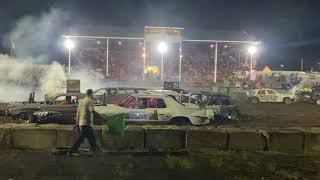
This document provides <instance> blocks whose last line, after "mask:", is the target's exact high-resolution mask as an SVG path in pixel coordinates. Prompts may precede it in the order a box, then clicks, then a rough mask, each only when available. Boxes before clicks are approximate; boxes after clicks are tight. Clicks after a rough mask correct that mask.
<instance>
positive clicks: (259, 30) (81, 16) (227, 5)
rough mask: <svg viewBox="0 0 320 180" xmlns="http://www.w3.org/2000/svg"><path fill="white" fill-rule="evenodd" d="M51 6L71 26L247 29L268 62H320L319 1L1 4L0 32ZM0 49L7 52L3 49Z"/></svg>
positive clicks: (44, 0)
mask: <svg viewBox="0 0 320 180" xmlns="http://www.w3.org/2000/svg"><path fill="white" fill-rule="evenodd" d="M51 8H60V9H62V10H63V11H64V12H67V13H68V17H69V18H68V21H67V22H65V25H66V26H67V27H73V28H76V27H79V26H90V27H95V26H99V27H100V28H101V27H102V29H103V27H104V26H119V27H123V28H128V27H133V28H141V31H142V30H143V27H144V26H145V25H153V26H158V25H159V26H180V27H184V28H185V29H186V31H187V29H188V28H190V29H191V28H193V29H203V30H206V31H209V32H210V31H214V30H231V31H238V32H243V31H245V32H247V33H248V34H250V35H253V36H255V37H257V39H258V40H261V41H263V42H264V45H263V50H262V52H261V53H262V57H261V58H262V62H263V63H264V64H269V65H271V66H274V67H277V66H278V64H286V65H287V67H288V68H289V69H299V59H300V58H301V57H304V59H305V61H306V62H307V63H308V64H307V66H309V67H310V66H311V65H314V64H316V61H317V60H318V61H319V62H320V51H319V50H320V21H319V17H320V1H317V0H232V1H231V0H180V1H178V0H176V1H174V0H90V1H88V0H87V1H85V0H71V1H63V0H28V1H21V0H20V1H18V0H10V1H5V0H2V1H1V6H0V22H1V23H0V34H5V33H7V32H9V31H10V30H11V29H12V27H13V26H14V24H15V23H16V21H17V20H18V19H20V18H22V17H24V16H27V15H33V16H37V15H40V14H41V13H43V12H45V11H48V10H49V9H51ZM63 31H67V29H66V30H61V32H63ZM69 31H70V29H69ZM93 31H94V30H93ZM97 31H98V30H97ZM78 33H79V32H78ZM81 33H86V32H81ZM90 33H91V34H94V32H92V31H91V32H90ZM195 37H196V35H195ZM0 50H1V51H5V49H4V48H3V47H2V48H1V49H0Z"/></svg>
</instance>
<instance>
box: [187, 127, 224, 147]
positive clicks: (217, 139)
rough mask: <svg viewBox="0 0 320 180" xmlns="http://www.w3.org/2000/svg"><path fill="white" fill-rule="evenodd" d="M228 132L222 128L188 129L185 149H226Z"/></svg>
mask: <svg viewBox="0 0 320 180" xmlns="http://www.w3.org/2000/svg"><path fill="white" fill-rule="evenodd" d="M227 140H228V134H227V132H226V131H225V130H223V129H210V130H209V129H205V130H202V129H188V130H187V149H188V150H201V149H226V148H227Z"/></svg>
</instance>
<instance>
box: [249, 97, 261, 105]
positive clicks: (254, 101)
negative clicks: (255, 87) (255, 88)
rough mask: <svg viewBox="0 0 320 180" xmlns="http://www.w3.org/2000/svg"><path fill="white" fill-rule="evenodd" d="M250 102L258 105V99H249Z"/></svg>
mask: <svg viewBox="0 0 320 180" xmlns="http://www.w3.org/2000/svg"><path fill="white" fill-rule="evenodd" d="M250 102H251V103H252V104H258V103H259V99H258V98H251V99H250Z"/></svg>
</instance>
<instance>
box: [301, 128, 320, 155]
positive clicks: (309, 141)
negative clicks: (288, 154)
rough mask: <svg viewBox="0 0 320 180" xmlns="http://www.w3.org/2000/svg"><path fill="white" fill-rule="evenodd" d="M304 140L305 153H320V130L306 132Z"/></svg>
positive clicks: (314, 129) (313, 129)
mask: <svg viewBox="0 0 320 180" xmlns="http://www.w3.org/2000/svg"><path fill="white" fill-rule="evenodd" d="M304 140H305V142H304V145H305V152H320V128H312V129H308V130H306V131H305V132H304Z"/></svg>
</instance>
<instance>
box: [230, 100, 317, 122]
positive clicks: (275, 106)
mask: <svg viewBox="0 0 320 180" xmlns="http://www.w3.org/2000/svg"><path fill="white" fill-rule="evenodd" d="M236 104H237V105H238V107H239V109H240V112H241V114H242V115H243V116H244V117H243V119H244V120H242V121H239V122H236V123H232V124H233V125H235V126H250V127H283V128H285V127H318V126H320V106H319V105H314V104H307V103H295V104H290V105H287V104H282V103H260V104H251V103H248V102H246V101H241V102H237V103H236Z"/></svg>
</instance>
